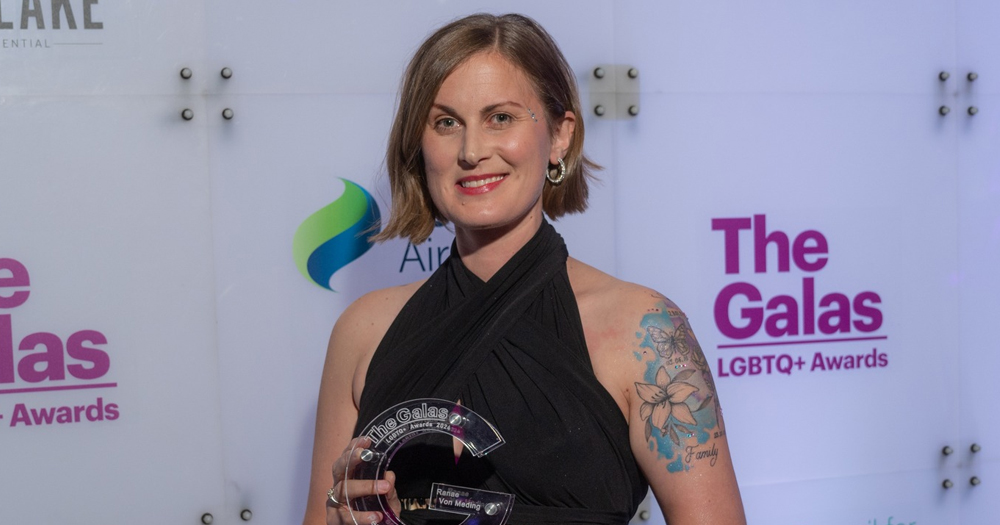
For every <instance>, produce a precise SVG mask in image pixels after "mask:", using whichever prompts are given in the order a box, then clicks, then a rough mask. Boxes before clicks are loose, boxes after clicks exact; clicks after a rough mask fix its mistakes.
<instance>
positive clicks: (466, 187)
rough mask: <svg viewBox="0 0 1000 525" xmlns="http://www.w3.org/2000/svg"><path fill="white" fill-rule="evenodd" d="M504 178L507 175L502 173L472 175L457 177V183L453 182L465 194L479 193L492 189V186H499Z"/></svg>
mask: <svg viewBox="0 0 1000 525" xmlns="http://www.w3.org/2000/svg"><path fill="white" fill-rule="evenodd" d="M505 178H507V175H506V174H504V173H487V174H485V175H472V176H469V177H462V178H461V179H459V180H458V183H456V184H455V187H456V188H458V191H460V192H462V193H464V194H466V195H479V194H482V193H487V192H489V191H492V190H493V189H494V188H496V187H497V186H499V185H500V183H501V182H503V181H504V179H505Z"/></svg>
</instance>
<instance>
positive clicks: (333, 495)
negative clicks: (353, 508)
mask: <svg viewBox="0 0 1000 525" xmlns="http://www.w3.org/2000/svg"><path fill="white" fill-rule="evenodd" d="M326 497H327V499H328V502H329V503H330V505H331V506H333V507H340V506H343V505H344V504H343V503H341V502H339V501H337V487H336V486H334V487H332V488H330V490H328V491H326Z"/></svg>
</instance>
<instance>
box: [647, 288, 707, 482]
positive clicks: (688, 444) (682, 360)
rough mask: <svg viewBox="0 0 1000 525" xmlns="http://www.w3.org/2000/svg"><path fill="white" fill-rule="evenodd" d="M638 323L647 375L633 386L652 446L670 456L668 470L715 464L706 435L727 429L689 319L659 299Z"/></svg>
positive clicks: (661, 455) (670, 304)
mask: <svg viewBox="0 0 1000 525" xmlns="http://www.w3.org/2000/svg"><path fill="white" fill-rule="evenodd" d="M641 327H642V328H643V331H641V332H637V333H636V337H637V338H639V339H640V343H639V346H640V347H641V348H646V349H649V350H650V351H643V353H641V354H640V353H638V352H637V353H636V357H637V359H638V360H640V361H641V362H643V363H644V364H645V365H646V374H645V381H644V382H639V381H637V382H636V383H635V389H636V394H637V395H638V396H639V398H640V399H641V400H642V404H641V405H640V406H639V417H640V419H641V420H642V421H644V422H645V425H644V430H643V435H644V437H645V439H646V441H648V442H649V443H650V450H654V449H656V450H657V451H658V454H659V456H660V457H663V458H665V459H667V460H668V462H669V463H668V465H667V469H668V470H669V471H670V472H680V471H685V470H689V469H690V468H691V467H692V466H693V464H694V463H697V462H699V461H701V460H703V459H708V460H709V461H708V464H709V465H714V464H715V459H716V458H717V456H718V451H717V448H716V446H715V445H714V443H709V439H711V438H713V437H714V438H719V437H721V436H724V435H725V430H724V429H723V426H722V414H721V412H720V410H719V403H718V396H717V394H716V392H715V382H714V381H713V379H712V372H711V370H709V367H708V362H707V360H706V359H705V354H704V353H703V352H702V350H701V347H700V346H699V345H698V341H697V339H695V337H694V333H693V332H692V331H691V329H690V328H689V327H688V323H687V319H686V318H685V317H684V314H683V312H681V311H680V309H678V308H677V306H676V305H674V304H673V303H671V302H670V301H669V300H667V299H662V300H661V302H659V303H658V304H657V307H656V308H654V309H652V310H650V311H649V312H648V313H647V314H646V315H645V316H644V317H643V319H642V323H641ZM671 373H673V375H671Z"/></svg>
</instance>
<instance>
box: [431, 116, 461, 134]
mask: <svg viewBox="0 0 1000 525" xmlns="http://www.w3.org/2000/svg"><path fill="white" fill-rule="evenodd" d="M458 127H459V123H458V120H457V119H455V118H452V117H441V118H439V119H437V120H435V121H434V129H435V130H437V131H438V132H447V131H451V130H454V129H457V128H458Z"/></svg>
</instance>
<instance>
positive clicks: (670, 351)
mask: <svg viewBox="0 0 1000 525" xmlns="http://www.w3.org/2000/svg"><path fill="white" fill-rule="evenodd" d="M646 333H647V334H649V338H650V339H651V340H652V341H653V343H654V344H656V352H657V353H658V354H660V357H663V358H664V359H670V358H671V357H673V356H674V355H675V354H678V355H680V356H681V357H688V356H689V355H690V354H691V347H690V346H688V327H687V324H685V323H681V324H680V325H678V326H676V327H675V328H674V329H673V330H671V331H669V332H668V331H666V330H663V329H661V328H658V327H656V326H647V327H646Z"/></svg>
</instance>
